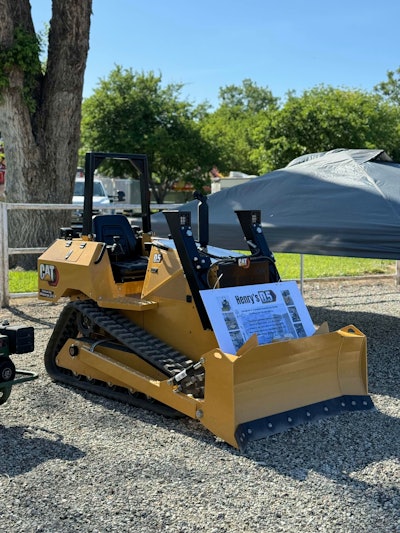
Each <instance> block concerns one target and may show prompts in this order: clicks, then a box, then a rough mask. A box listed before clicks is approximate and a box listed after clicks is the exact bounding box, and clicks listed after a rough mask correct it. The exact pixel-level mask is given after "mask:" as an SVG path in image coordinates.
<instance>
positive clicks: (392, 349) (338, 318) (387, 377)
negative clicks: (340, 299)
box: [308, 307, 400, 398]
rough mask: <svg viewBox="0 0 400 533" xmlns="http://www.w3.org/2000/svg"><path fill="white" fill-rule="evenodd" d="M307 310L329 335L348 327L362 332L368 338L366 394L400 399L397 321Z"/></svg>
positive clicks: (371, 315)
mask: <svg viewBox="0 0 400 533" xmlns="http://www.w3.org/2000/svg"><path fill="white" fill-rule="evenodd" d="M308 310H309V312H310V315H311V318H312V319H313V321H314V323H315V324H321V323H322V322H324V321H327V322H328V324H329V329H330V330H331V331H335V330H337V329H340V328H341V327H344V326H347V325H349V324H352V325H354V326H356V327H357V328H358V329H359V330H360V331H362V332H363V333H364V335H366V337H367V352H368V380H369V391H370V392H371V393H372V394H383V395H388V396H393V397H395V398H400V385H399V384H400V318H397V317H394V316H391V315H381V314H378V313H367V312H364V311H363V312H354V313H353V312H348V311H343V310H334V309H326V308H323V307H308ZM399 314H400V309H399Z"/></svg>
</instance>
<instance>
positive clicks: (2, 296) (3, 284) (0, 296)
mask: <svg viewBox="0 0 400 533" xmlns="http://www.w3.org/2000/svg"><path fill="white" fill-rule="evenodd" d="M181 205H182V204H151V209H152V210H162V209H165V208H168V209H177V208H178V207H180V206H181ZM80 207H83V206H78V205H72V204H10V203H6V202H0V228H1V230H0V231H1V241H0V307H6V306H8V305H9V302H10V292H9V286H8V278H9V268H8V260H9V256H10V255H18V254H38V255H39V254H41V253H43V252H44V250H45V249H46V248H9V246H8V211H10V210H16V209H25V210H35V209H36V210H37V209H41V210H48V211H49V210H54V211H57V210H58V211H60V210H69V211H74V210H76V209H77V208H80ZM102 210H108V211H111V212H113V211H127V210H132V211H136V212H140V210H141V206H140V205H139V204H111V205H110V206H104V207H103V206H102ZM50 244H51V243H49V245H50ZM303 259H304V256H303V255H300V276H299V281H300V286H301V292H303V281H304V266H303V265H304V264H303ZM374 277H375V278H376V277H379V276H374ZM382 277H393V276H382ZM394 277H395V282H396V285H399V284H400V260H399V261H397V262H396V274H395V276H394ZM36 294H37V293H36V292H35V293H14V294H13V295H12V296H13V297H14V298H18V297H24V296H36Z"/></svg>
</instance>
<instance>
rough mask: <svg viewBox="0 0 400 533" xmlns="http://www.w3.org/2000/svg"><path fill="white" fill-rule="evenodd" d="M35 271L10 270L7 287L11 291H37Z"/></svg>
mask: <svg viewBox="0 0 400 533" xmlns="http://www.w3.org/2000/svg"><path fill="white" fill-rule="evenodd" d="M37 277H38V275H37V272H36V271H30V270H29V271H24V270H22V271H19V270H10V276H9V278H8V280H9V281H8V289H9V291H10V293H12V292H16V293H18V292H37V290H38V280H37Z"/></svg>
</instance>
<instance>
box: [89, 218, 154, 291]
mask: <svg viewBox="0 0 400 533" xmlns="http://www.w3.org/2000/svg"><path fill="white" fill-rule="evenodd" d="M93 234H94V236H95V240H96V241H97V242H104V243H105V244H106V246H107V249H108V252H109V256H110V262H111V267H112V269H113V274H114V278H115V281H116V282H117V283H121V282H124V281H133V280H140V279H144V276H145V274H146V270H147V264H148V259H147V257H143V256H141V255H140V254H139V252H138V247H139V243H138V241H137V239H136V236H135V234H134V232H133V229H132V227H131V225H130V223H129V221H128V219H127V218H126V217H125V216H124V215H97V216H95V217H93Z"/></svg>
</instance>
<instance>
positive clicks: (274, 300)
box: [38, 153, 373, 450]
mask: <svg viewBox="0 0 400 533" xmlns="http://www.w3.org/2000/svg"><path fill="white" fill-rule="evenodd" d="M106 158H114V159H126V160H128V161H130V162H131V163H132V165H133V166H134V167H135V168H136V169H137V170H138V173H139V174H140V176H139V177H140V180H141V190H142V226H143V227H142V228H141V229H139V228H137V227H132V226H131V224H130V223H129V221H128V219H127V218H126V217H125V216H123V215H118V214H117V215H113V214H111V215H97V216H94V217H92V210H93V205H92V188H93V175H94V171H95V169H96V168H97V167H98V166H99V165H100V163H101V162H102V161H103V160H104V159H106ZM148 191H149V188H148V172H147V159H146V157H145V156H144V155H132V154H107V153H89V154H86V183H85V204H84V215H83V227H82V231H81V233H79V235H77V236H75V234H74V231H73V230H71V228H62V229H61V233H60V238H59V239H57V240H56V241H55V242H54V243H53V244H52V245H51V246H50V247H49V248H48V249H47V250H46V251H45V252H44V253H43V254H42V255H41V257H40V258H39V261H38V272H39V298H40V299H42V300H45V301H49V302H56V301H58V300H59V298H61V297H68V298H69V302H68V303H67V304H66V306H65V307H64V309H63V311H62V312H61V315H60V317H59V319H58V321H57V324H56V326H55V328H54V331H53V334H52V336H51V338H50V340H49V344H48V346H47V349H46V353H45V365H46V369H47V371H48V373H49V374H50V376H51V377H52V378H53V379H54V380H56V381H60V382H63V383H66V384H68V385H73V386H76V387H79V388H81V389H85V390H88V391H92V392H94V393H98V394H102V395H105V396H107V397H110V398H114V399H117V400H120V401H125V402H128V403H130V404H133V405H136V406H140V407H146V408H150V409H153V410H156V411H158V412H160V413H164V414H167V415H172V416H173V415H177V414H183V415H187V416H189V417H191V418H193V419H197V420H199V422H200V423H202V424H203V425H204V426H205V427H206V428H208V429H209V430H210V431H211V432H213V433H214V434H215V435H216V436H218V437H220V438H221V439H223V440H224V441H226V442H227V443H229V444H231V445H232V446H234V447H237V448H240V449H241V450H243V449H245V447H246V445H247V443H248V442H250V441H253V440H256V439H260V438H263V437H266V436H268V435H272V434H274V433H278V432H281V431H284V430H286V429H288V428H291V427H294V426H297V425H299V424H301V423H303V422H308V421H313V420H316V419H319V418H323V417H326V416H329V415H334V414H337V413H339V412H342V411H356V410H367V409H372V408H373V404H372V401H371V399H370V397H369V396H368V390H367V357H366V338H365V336H364V335H363V334H362V333H361V332H360V331H359V330H358V329H356V328H355V327H354V326H346V327H344V328H342V329H340V330H338V331H334V332H329V331H328V330H327V328H325V329H324V328H320V330H318V331H315V328H314V326H313V324H312V322H311V319H310V316H309V315H308V311H307V308H306V306H305V304H304V302H303V300H302V297H301V295H300V293H299V291H298V288H297V285H296V284H295V282H282V281H281V280H280V278H279V274H278V271H277V269H276V266H275V261H274V257H273V255H272V253H271V251H270V250H269V248H268V245H267V242H266V240H265V238H264V236H263V233H262V230H261V220H260V212H259V211H238V212H237V216H238V220H239V223H240V225H241V228H242V231H243V233H244V237H245V240H246V241H247V243H248V245H249V249H250V252H251V253H250V255H245V254H240V253H235V252H232V251H229V250H224V249H220V248H215V247H211V246H209V245H208V231H209V228H208V212H207V209H208V207H207V202H206V198H205V197H203V196H201V195H198V196H197V199H198V200H199V218H198V226H199V236H198V239H197V240H195V239H194V236H193V232H192V227H191V220H190V218H191V217H190V213H189V212H185V211H166V212H165V216H166V218H167V222H168V226H169V229H170V233H171V236H170V238H168V239H161V238H156V237H155V236H154V235H152V232H151V225H150V205H149V200H148Z"/></svg>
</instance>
